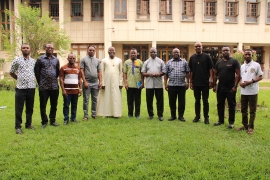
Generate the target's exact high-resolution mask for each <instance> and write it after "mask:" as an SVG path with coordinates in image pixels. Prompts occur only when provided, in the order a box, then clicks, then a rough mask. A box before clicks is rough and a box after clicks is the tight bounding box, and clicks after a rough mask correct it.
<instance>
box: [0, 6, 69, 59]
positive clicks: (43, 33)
mask: <svg viewBox="0 0 270 180" xmlns="http://www.w3.org/2000/svg"><path fill="white" fill-rule="evenodd" d="M5 13H6V14H7V15H8V16H9V17H10V24H11V25H12V27H13V28H12V29H11V30H10V31H5V30H2V31H3V33H2V35H3V37H2V38H3V42H4V44H3V45H4V46H3V47H4V50H5V51H7V52H8V53H9V55H12V56H11V57H10V58H13V55H14V54H15V56H18V55H19V52H20V48H21V45H22V44H23V43H28V44H29V45H30V46H31V57H33V58H35V59H36V58H37V57H39V53H40V51H42V50H43V49H44V45H45V44H46V43H52V44H54V47H55V49H56V50H57V53H59V54H60V55H61V54H64V53H65V51H66V50H69V49H70V44H71V40H70V38H69V36H67V35H66V32H65V30H64V29H62V28H61V27H60V25H59V23H58V22H57V21H55V20H54V19H52V18H51V17H49V12H47V13H46V14H43V16H42V17H40V9H39V8H31V7H29V6H28V5H27V3H24V4H20V5H18V14H15V13H14V12H13V11H11V10H6V11H5Z"/></svg>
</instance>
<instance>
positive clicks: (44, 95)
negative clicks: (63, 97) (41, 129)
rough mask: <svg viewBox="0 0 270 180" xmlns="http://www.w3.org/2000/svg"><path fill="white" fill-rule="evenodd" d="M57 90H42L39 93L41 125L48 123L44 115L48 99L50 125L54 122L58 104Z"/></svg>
mask: <svg viewBox="0 0 270 180" xmlns="http://www.w3.org/2000/svg"><path fill="white" fill-rule="evenodd" d="M58 96H59V90H58V89H57V90H44V91H39V102H40V115H41V124H47V123H48V116H47V114H46V106H47V102H48V99H49V98H50V104H51V109H50V115H49V118H50V123H54V122H55V118H56V111H57V102H58Z"/></svg>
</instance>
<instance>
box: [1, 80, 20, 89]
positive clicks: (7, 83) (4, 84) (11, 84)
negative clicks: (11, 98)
mask: <svg viewBox="0 0 270 180" xmlns="http://www.w3.org/2000/svg"><path fill="white" fill-rule="evenodd" d="M16 84H17V81H16V80H15V79H13V78H7V77H5V78H4V79H2V80H0V90H1V89H5V90H14V89H15V88H16Z"/></svg>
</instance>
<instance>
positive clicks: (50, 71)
mask: <svg viewBox="0 0 270 180" xmlns="http://www.w3.org/2000/svg"><path fill="white" fill-rule="evenodd" d="M59 66H60V64H59V60H58V58H57V57H55V56H52V57H51V58H48V57H47V56H46V54H44V55H42V56H40V57H39V58H38V59H37V62H36V64H35V75H36V79H37V82H38V85H39V90H40V91H44V90H58V89H59V86H58V80H57V78H58V76H59Z"/></svg>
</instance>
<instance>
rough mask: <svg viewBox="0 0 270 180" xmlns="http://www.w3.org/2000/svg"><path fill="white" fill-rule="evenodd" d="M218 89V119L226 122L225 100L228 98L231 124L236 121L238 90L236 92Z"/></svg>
mask: <svg viewBox="0 0 270 180" xmlns="http://www.w3.org/2000/svg"><path fill="white" fill-rule="evenodd" d="M219 89H221V88H218V91H217V109H218V121H219V122H221V123H224V111H225V100H226V99H227V101H228V105H229V124H234V121H235V109H236V98H235V96H236V91H235V92H232V93H231V92H224V91H221V90H219Z"/></svg>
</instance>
